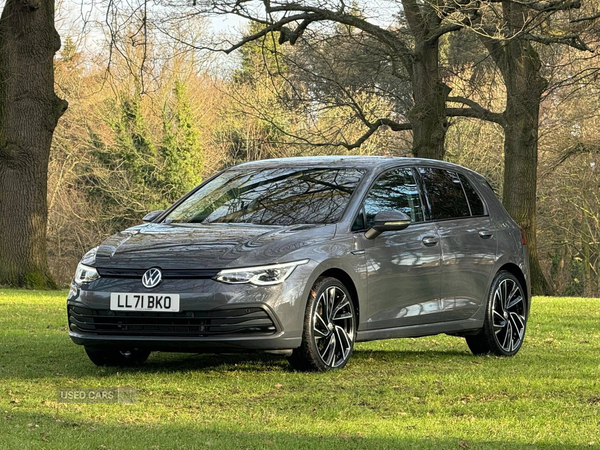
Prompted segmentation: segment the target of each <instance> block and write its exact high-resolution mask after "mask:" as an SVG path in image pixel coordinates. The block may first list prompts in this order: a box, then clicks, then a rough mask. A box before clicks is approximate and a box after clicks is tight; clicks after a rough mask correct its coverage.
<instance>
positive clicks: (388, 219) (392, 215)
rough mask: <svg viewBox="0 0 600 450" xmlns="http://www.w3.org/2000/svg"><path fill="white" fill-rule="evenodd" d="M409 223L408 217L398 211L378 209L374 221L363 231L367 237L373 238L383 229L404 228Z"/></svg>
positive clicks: (397, 229)
mask: <svg viewBox="0 0 600 450" xmlns="http://www.w3.org/2000/svg"><path fill="white" fill-rule="evenodd" d="M410 223H411V220H410V217H408V216H407V215H406V214H404V213H403V212H399V211H380V212H378V213H377V215H376V216H375V223H374V224H373V226H372V227H371V228H369V229H368V230H367V232H366V233H365V237H366V238H367V239H375V238H376V237H377V236H379V235H380V234H381V233H383V232H384V231H399V230H404V229H405V228H406V227H408V226H409V225H410Z"/></svg>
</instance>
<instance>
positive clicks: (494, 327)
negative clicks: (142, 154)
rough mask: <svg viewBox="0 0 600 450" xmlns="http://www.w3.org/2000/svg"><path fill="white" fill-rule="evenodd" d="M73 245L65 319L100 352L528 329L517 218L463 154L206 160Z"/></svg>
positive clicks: (497, 342) (135, 360) (317, 343)
mask: <svg viewBox="0 0 600 450" xmlns="http://www.w3.org/2000/svg"><path fill="white" fill-rule="evenodd" d="M144 222H146V223H144V224H143V225H138V226H135V227H132V228H129V229H127V230H125V231H123V232H121V233H118V234H116V235H114V236H112V237H110V238H108V239H107V240H106V241H104V242H103V243H102V244H101V245H100V246H98V247H96V248H94V249H92V250H90V251H89V252H88V253H87V254H86V255H85V256H84V257H83V259H82V260H81V262H80V264H79V265H78V267H77V272H76V275H75V278H74V280H73V283H72V288H71V291H70V293H69V297H68V301H67V308H68V318H69V330H70V331H69V333H70V336H71V339H72V340H73V341H74V342H75V343H76V344H81V345H83V346H85V350H86V352H87V354H88V356H89V358H90V359H91V360H92V361H93V362H94V363H95V364H98V365H132V364H141V363H143V362H144V361H145V360H146V359H147V358H148V355H149V354H150V352H152V351H173V352H233V351H255V350H260V351H269V352H275V353H281V354H285V355H287V356H288V358H289V361H290V363H291V364H292V366H293V367H294V368H296V369H299V370H317V371H324V370H328V369H334V368H341V367H344V365H346V363H347V362H348V359H349V358H350V356H351V355H352V351H353V348H354V344H355V343H356V342H361V341H369V340H376V339H389V338H401V337H418V336H428V335H434V334H439V333H447V334H450V335H454V336H463V337H464V338H465V339H466V342H467V345H468V346H469V348H470V349H471V351H472V352H473V353H474V354H477V355H479V354H486V353H492V354H495V355H502V356H512V355H514V354H516V353H517V352H518V351H519V348H520V347H521V345H522V343H523V338H524V335H525V328H526V323H527V317H528V312H529V302H530V292H529V281H528V280H529V269H528V262H527V261H528V260H527V250H526V246H525V239H524V237H523V233H522V230H521V229H520V228H519V226H518V225H517V224H516V223H515V222H514V221H513V219H511V218H510V216H509V215H508V214H507V212H506V211H505V209H504V208H503V207H502V205H501V204H500V202H499V201H498V200H497V198H496V196H495V194H494V193H493V191H492V189H491V188H490V186H489V184H488V183H487V182H486V180H485V179H484V178H483V177H482V176H481V175H479V174H477V173H475V172H472V171H470V170H468V169H465V168H463V167H460V166H457V165H454V164H450V163H445V162H440V161H434V160H425V159H412V158H387V157H338V156H335V157H334V156H330V157H312V158H286V159H275V160H266V161H257V162H251V163H247V164H242V165H239V166H236V167H233V168H230V169H227V170H224V171H222V172H221V173H219V174H217V175H215V176H213V177H212V178H210V179H208V180H207V181H206V182H204V183H202V184H201V185H200V186H198V187H197V188H195V189H194V190H192V191H191V192H190V193H188V194H187V195H185V196H184V197H183V198H181V199H180V200H179V201H177V202H176V203H175V204H174V205H173V206H171V207H170V208H169V209H167V210H165V211H155V212H152V213H150V214H148V215H147V216H146V217H145V218H144Z"/></svg>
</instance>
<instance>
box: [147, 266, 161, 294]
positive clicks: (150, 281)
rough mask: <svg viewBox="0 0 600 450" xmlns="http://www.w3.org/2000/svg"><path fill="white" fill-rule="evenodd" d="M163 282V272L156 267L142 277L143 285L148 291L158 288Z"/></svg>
mask: <svg viewBox="0 0 600 450" xmlns="http://www.w3.org/2000/svg"><path fill="white" fill-rule="evenodd" d="M161 281H162V272H161V271H160V269H157V268H156V267H153V268H152V269H148V270H146V272H145V273H144V275H143V276H142V284H143V285H144V286H145V287H147V288H148V289H151V288H153V287H156V286H158V285H159V284H160V282H161Z"/></svg>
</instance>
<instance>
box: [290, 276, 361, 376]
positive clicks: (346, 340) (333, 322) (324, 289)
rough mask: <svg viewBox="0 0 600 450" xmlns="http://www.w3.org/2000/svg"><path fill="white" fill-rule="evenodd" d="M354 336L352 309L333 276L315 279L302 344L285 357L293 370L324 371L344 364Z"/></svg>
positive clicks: (338, 367) (343, 288)
mask: <svg viewBox="0 0 600 450" xmlns="http://www.w3.org/2000/svg"><path fill="white" fill-rule="evenodd" d="M355 338H356V311H355V310H354V304H353V303H352V298H351V296H350V293H349V292H348V289H346V287H345V286H344V285H343V284H342V283H341V282H340V281H339V280H337V279H336V278H331V277H321V278H319V279H318V280H317V281H316V283H315V285H314V286H313V288H312V289H311V291H310V296H309V299H308V304H307V306H306V314H305V318H304V331H303V334H302V345H301V346H300V347H299V348H297V349H295V350H294V352H293V353H292V356H290V357H289V361H290V364H291V365H292V367H293V368H294V369H296V370H301V371H318V372H325V371H327V370H331V369H341V368H342V367H344V366H345V365H346V363H347V362H348V359H350V355H352V351H353V350H354V340H355Z"/></svg>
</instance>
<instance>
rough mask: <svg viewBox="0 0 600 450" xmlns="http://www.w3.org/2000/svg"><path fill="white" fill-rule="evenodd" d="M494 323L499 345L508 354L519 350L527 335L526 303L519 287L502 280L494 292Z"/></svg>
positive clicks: (510, 281) (511, 281) (507, 279)
mask: <svg viewBox="0 0 600 450" xmlns="http://www.w3.org/2000/svg"><path fill="white" fill-rule="evenodd" d="M492 322H493V326H494V335H495V336H496V341H497V343H498V345H499V346H500V347H501V348H502V350H504V351H505V352H507V353H511V352H513V351H515V350H516V349H518V348H519V347H520V345H521V343H522V341H523V336H524V335H525V302H524V298H523V293H522V292H521V288H520V287H519V285H518V284H517V283H516V282H515V281H514V280H512V279H510V278H506V279H504V280H502V281H501V282H500V283H499V284H498V286H497V287H496V290H495V291H494V297H493V305H492Z"/></svg>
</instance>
